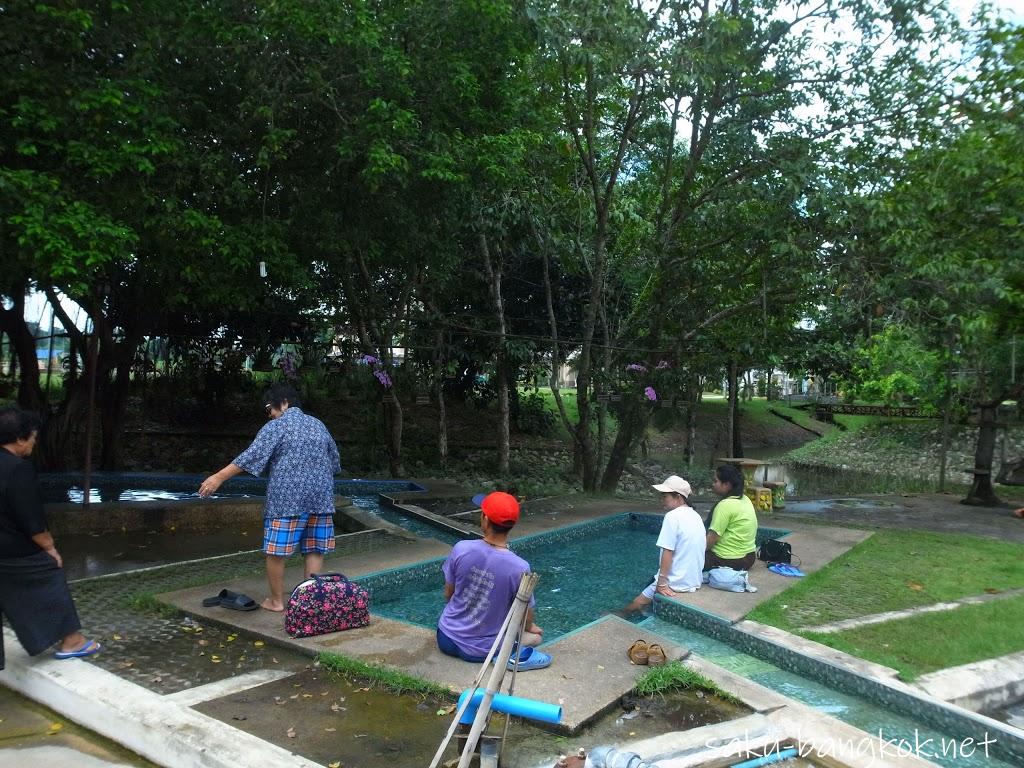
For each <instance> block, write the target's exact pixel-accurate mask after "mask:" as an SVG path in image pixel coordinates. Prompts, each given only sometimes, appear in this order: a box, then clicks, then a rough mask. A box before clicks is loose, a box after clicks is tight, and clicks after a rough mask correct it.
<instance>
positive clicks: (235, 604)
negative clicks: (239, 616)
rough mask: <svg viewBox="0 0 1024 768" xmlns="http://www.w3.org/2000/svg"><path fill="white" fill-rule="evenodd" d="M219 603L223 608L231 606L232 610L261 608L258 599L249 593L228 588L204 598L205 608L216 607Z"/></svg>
mask: <svg viewBox="0 0 1024 768" xmlns="http://www.w3.org/2000/svg"><path fill="white" fill-rule="evenodd" d="M218 605H219V606H220V607H221V608H230V609H231V610H232V611H255V610H256V609H257V608H259V605H257V604H256V601H255V600H253V599H252V598H251V597H249V596H248V595H243V594H240V593H238V592H231V591H230V590H227V589H222V590H221V591H220V592H219V593H218V594H216V595H214V596H213V597H207V598H204V599H203V606H204V607H205V608H214V607H216V606H218Z"/></svg>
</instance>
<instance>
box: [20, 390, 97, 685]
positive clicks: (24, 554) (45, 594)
mask: <svg viewBox="0 0 1024 768" xmlns="http://www.w3.org/2000/svg"><path fill="white" fill-rule="evenodd" d="M38 434H39V417H38V416H36V415H35V414H34V413H32V412H30V411H23V410H22V409H21V408H18V407H17V406H7V407H5V408H0V615H2V616H3V617H5V618H6V619H7V623H8V624H9V625H10V626H11V628H12V629H13V630H14V634H15V635H17V637H18V641H19V642H20V643H21V644H22V646H23V647H24V648H25V651H26V652H27V653H28V654H29V655H30V656H36V655H38V654H40V653H42V652H43V651H45V650H46V649H47V648H50V647H51V646H53V645H57V646H58V647H57V650H56V651H55V652H54V656H55V657H57V658H58V659H71V658H76V657H80V656H91V655H92V654H94V653H96V652H97V651H99V649H100V644H99V643H97V642H96V641H95V640H89V639H87V638H86V637H85V635H83V634H82V632H81V628H82V624H81V622H80V621H79V620H78V612H77V611H76V610H75V603H74V601H73V600H72V599H71V591H70V590H69V589H68V583H67V579H66V578H65V576H64V568H63V561H62V560H61V556H60V553H59V552H58V551H57V548H56V547H55V546H54V543H53V536H51V535H50V532H49V531H48V530H47V524H46V516H45V514H44V513H43V504H42V500H41V499H40V497H39V488H38V485H37V484H36V473H35V469H34V468H33V467H32V464H31V462H29V461H27V460H26V459H27V458H28V456H30V455H31V454H32V450H33V449H34V448H35V445H36V438H37V437H38ZM3 668H4V653H3V635H2V634H0V669H3Z"/></svg>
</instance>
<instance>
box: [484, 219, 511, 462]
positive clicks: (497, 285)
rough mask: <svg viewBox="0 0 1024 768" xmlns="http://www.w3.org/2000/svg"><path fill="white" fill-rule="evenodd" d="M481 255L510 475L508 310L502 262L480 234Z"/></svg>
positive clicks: (501, 456)
mask: <svg viewBox="0 0 1024 768" xmlns="http://www.w3.org/2000/svg"><path fill="white" fill-rule="evenodd" d="M480 255H481V256H482V257H483V262H484V268H485V269H486V271H487V280H488V283H489V284H490V288H491V302H492V303H493V305H494V314H495V317H496V318H497V321H498V342H497V343H498V359H497V366H496V379H497V382H496V388H497V390H498V474H499V475H502V476H507V475H508V472H509V427H510V423H509V405H508V383H509V376H508V356H507V355H506V353H505V307H504V304H503V303H502V297H501V259H500V256H499V259H498V263H497V265H496V266H495V265H494V264H493V263H492V261H491V251H490V248H489V247H488V245H487V236H486V235H483V234H481V235H480Z"/></svg>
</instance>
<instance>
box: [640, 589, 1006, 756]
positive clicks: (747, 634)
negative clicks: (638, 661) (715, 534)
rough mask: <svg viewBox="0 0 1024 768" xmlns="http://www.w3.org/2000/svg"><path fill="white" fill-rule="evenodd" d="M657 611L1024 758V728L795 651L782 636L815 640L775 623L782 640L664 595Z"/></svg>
mask: <svg viewBox="0 0 1024 768" xmlns="http://www.w3.org/2000/svg"><path fill="white" fill-rule="evenodd" d="M654 611H655V616H657V617H658V618H659V619H662V620H665V621H669V622H672V623H674V624H678V625H680V626H683V627H687V628H689V629H694V630H697V631H699V632H702V633H704V634H706V635H709V636H710V637H713V638H715V639H717V640H721V641H723V642H725V643H728V644H729V645H731V646H733V647H734V648H737V649H738V650H740V651H742V652H744V653H747V654H749V655H751V656H754V657H755V658H758V659H761V660H763V661H767V662H769V663H771V664H775V665H776V666H778V667H780V668H782V669H785V670H788V671H790V672H794V673H796V674H799V675H803V676H805V677H809V678H811V679H812V680H816V681H818V682H821V683H823V684H825V685H828V686H830V687H832V688H835V689H837V690H840V691H843V692H845V693H850V694H853V695H855V696H860V697H862V698H864V699H867V700H868V701H870V702H872V703H874V704H878V705H879V706H882V707H884V708H886V709H889V710H891V711H893V712H895V713H898V714H901V715H905V716H907V717H910V718H912V719H915V720H920V721H921V722H922V723H924V724H925V725H928V726H930V727H932V728H935V729H937V730H939V731H942V732H944V733H948V734H949V735H951V736H955V737H958V738H961V739H964V738H973V739H974V740H975V742H976V743H981V742H982V740H983V739H985V738H988V737H990V736H995V737H996V739H995V741H994V742H993V743H992V753H993V755H994V756H995V757H999V758H1001V759H1005V760H1008V761H1013V762H1016V763H1017V764H1024V732H1021V731H1018V730H1017V729H1015V728H1013V727H1012V726H1009V725H1007V724H1005V723H1001V722H999V721H998V720H993V719H992V718H989V717H986V716H984V715H979V714H977V713H975V712H971V711H969V710H966V709H963V708H961V707H958V706H956V705H954V704H949V703H947V702H943V701H939V700H937V699H932V698H929V697H927V696H925V695H923V694H919V693H917V692H915V691H914V690H913V689H911V688H909V687H908V686H905V685H904V684H903V683H901V682H899V681H897V680H892V681H889V680H886V679H884V678H882V679H879V678H872V677H868V676H866V675H864V674H861V673H859V672H856V671H854V670H852V669H848V668H846V667H844V666H842V665H840V664H838V663H835V662H833V661H829V660H825V659H823V658H816V657H815V656H813V655H810V654H808V653H800V652H797V651H794V650H792V649H790V648H787V647H785V646H784V645H783V644H782V642H780V641H781V640H784V639H785V638H786V637H789V638H792V642H793V644H794V645H800V646H803V647H805V648H806V647H807V646H808V644H810V643H811V642H812V641H808V640H806V639H804V638H800V637H797V636H796V635H791V634H790V633H787V632H784V631H783V630H777V629H776V628H774V627H772V628H771V630H772V634H776V635H777V636H778V637H779V639H780V641H776V640H771V639H768V638H766V637H763V636H761V635H760V634H758V631H759V630H758V627H760V626H761V625H758V624H756V623H755V622H743V624H745V625H747V626H746V627H741V626H738V625H737V624H733V623H731V622H729V621H727V620H725V619H723V618H721V617H720V616H715V615H714V614H710V613H707V612H706V611H702V610H699V609H695V608H693V607H692V606H688V605H684V604H682V603H679V602H676V601H673V600H667V599H664V598H662V597H661V596H656V598H655V607H654ZM813 645H819V644H817V643H814V644H813ZM821 647H822V649H827V652H828V654H829V655H830V656H833V657H835V656H836V655H837V654H839V652H837V651H835V650H834V649H832V648H827V646H821ZM823 653H824V650H823ZM842 655H846V654H842ZM850 658H851V662H852V661H859V660H855V659H854V657H850Z"/></svg>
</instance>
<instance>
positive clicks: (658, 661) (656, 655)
mask: <svg viewBox="0 0 1024 768" xmlns="http://www.w3.org/2000/svg"><path fill="white" fill-rule="evenodd" d="M666 661H668V656H666V655H665V649H664V648H662V647H661V646H660V645H658V644H657V643H652V644H651V645H649V646H647V663H648V664H649V665H650V666H652V667H660V666H662V665H663V664H664V663H665V662H666Z"/></svg>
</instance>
